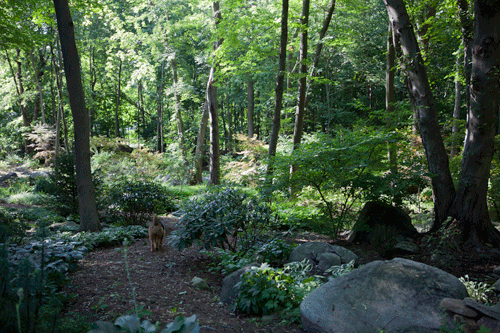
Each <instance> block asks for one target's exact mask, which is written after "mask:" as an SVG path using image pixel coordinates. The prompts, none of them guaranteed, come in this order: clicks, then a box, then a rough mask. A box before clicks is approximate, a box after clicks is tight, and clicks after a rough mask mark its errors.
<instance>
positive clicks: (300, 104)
mask: <svg viewBox="0 0 500 333" xmlns="http://www.w3.org/2000/svg"><path fill="white" fill-rule="evenodd" d="M300 24H301V26H302V29H303V30H302V33H301V35H300V69H299V75H300V79H299V98H298V100H297V109H296V112H295V126H294V128H293V150H294V151H295V150H297V149H299V146H300V142H301V141H302V131H303V127H304V113H305V102H306V88H307V29H308V27H309V0H303V2H302V15H301V16H300ZM294 172H295V166H294V165H292V166H291V167H290V175H291V176H292V175H293V173H294Z"/></svg>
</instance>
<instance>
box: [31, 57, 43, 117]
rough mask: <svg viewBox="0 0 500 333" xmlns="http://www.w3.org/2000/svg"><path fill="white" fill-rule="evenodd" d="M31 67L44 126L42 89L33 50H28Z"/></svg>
mask: <svg viewBox="0 0 500 333" xmlns="http://www.w3.org/2000/svg"><path fill="white" fill-rule="evenodd" d="M30 57H31V66H32V67H33V75H34V77H35V82H36V86H37V89H38V97H39V101H40V111H41V113H42V124H45V108H44V107H43V89H42V85H41V84H40V78H39V71H38V68H37V66H36V63H35V57H34V56H33V48H32V49H31V50H30Z"/></svg>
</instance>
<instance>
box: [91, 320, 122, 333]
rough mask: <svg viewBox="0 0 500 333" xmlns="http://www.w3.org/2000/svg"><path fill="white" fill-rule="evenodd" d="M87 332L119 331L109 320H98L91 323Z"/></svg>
mask: <svg viewBox="0 0 500 333" xmlns="http://www.w3.org/2000/svg"><path fill="white" fill-rule="evenodd" d="M88 333H120V330H119V329H118V328H117V327H116V326H115V325H113V323H110V322H109V321H103V320H98V321H96V322H94V323H93V324H92V326H91V327H90V331H88Z"/></svg>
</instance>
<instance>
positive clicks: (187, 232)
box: [173, 187, 273, 251]
mask: <svg viewBox="0 0 500 333" xmlns="http://www.w3.org/2000/svg"><path fill="white" fill-rule="evenodd" d="M182 212H183V215H182V217H181V220H180V222H179V225H180V227H179V229H178V230H176V232H175V233H174V237H173V244H174V245H175V246H177V247H178V248H179V249H184V248H186V247H189V246H191V245H193V244H195V243H197V244H200V245H202V246H203V247H205V248H207V249H210V248H212V247H219V248H221V249H228V250H231V251H235V250H236V249H237V248H238V247H240V248H241V247H243V248H249V247H251V246H252V245H253V244H255V242H257V241H258V240H259V238H260V237H261V236H262V235H263V233H264V232H265V231H266V230H268V229H269V227H270V226H271V224H272V220H273V216H272V214H271V211H270V209H269V208H268V207H267V206H266V205H265V204H263V203H261V202H260V201H259V200H258V199H257V198H253V197H251V196H250V195H248V194H246V193H245V192H243V191H241V190H237V189H234V188H229V187H228V188H215V189H213V190H212V191H209V192H208V193H206V194H205V195H203V196H202V197H200V198H195V199H192V200H189V201H188V202H186V203H185V204H184V207H183V208H182Z"/></svg>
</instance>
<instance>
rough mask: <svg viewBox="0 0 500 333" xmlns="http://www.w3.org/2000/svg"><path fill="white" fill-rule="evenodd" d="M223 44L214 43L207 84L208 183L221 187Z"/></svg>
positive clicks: (217, 12) (215, 10)
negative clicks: (218, 74)
mask: <svg viewBox="0 0 500 333" xmlns="http://www.w3.org/2000/svg"><path fill="white" fill-rule="evenodd" d="M212 9H213V14H214V20H215V26H216V27H217V26H218V24H219V22H220V21H221V20H222V15H221V12H220V8H219V2H218V1H214V2H212ZM221 44H222V40H219V41H217V42H215V43H214V59H213V63H212V68H210V75H209V76H208V82H207V93H206V102H207V108H208V115H209V119H210V176H209V180H208V183H209V184H210V185H220V151H219V111H218V105H217V87H216V86H215V68H216V67H217V63H216V61H215V51H216V50H217V48H218V47H219V46H220V45H221Z"/></svg>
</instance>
